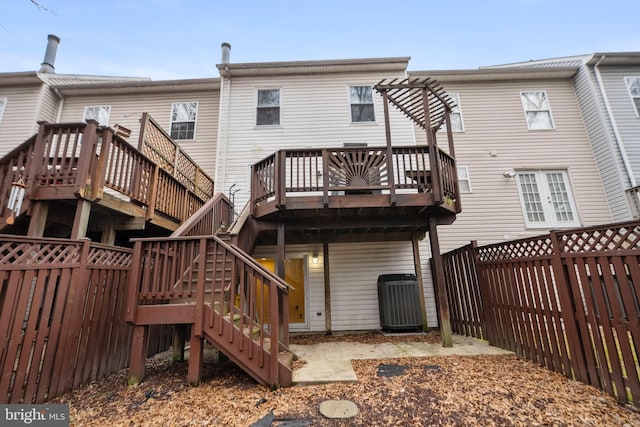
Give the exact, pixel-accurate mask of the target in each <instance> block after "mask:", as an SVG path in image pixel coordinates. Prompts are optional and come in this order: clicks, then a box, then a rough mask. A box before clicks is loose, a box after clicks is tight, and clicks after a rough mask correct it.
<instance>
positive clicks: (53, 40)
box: [38, 34, 60, 73]
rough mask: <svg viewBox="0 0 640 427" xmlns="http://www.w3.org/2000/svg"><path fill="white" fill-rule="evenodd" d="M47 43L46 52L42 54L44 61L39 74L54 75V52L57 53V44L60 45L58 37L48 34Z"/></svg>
mask: <svg viewBox="0 0 640 427" xmlns="http://www.w3.org/2000/svg"><path fill="white" fill-rule="evenodd" d="M48 40H49V42H48V43H47V50H46V52H45V53H44V61H42V64H40V65H41V67H40V70H38V72H39V73H55V72H56V67H55V63H56V52H57V51H58V44H60V37H58V36H54V35H53V34H49V38H48Z"/></svg>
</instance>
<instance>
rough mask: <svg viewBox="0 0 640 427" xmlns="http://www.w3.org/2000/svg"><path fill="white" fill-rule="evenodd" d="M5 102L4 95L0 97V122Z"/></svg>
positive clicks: (5, 105)
mask: <svg viewBox="0 0 640 427" xmlns="http://www.w3.org/2000/svg"><path fill="white" fill-rule="evenodd" d="M7 102H8V100H7V98H6V97H2V98H0V124H1V123H2V117H4V110H6V109H7Z"/></svg>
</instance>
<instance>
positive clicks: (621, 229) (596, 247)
mask: <svg viewBox="0 0 640 427" xmlns="http://www.w3.org/2000/svg"><path fill="white" fill-rule="evenodd" d="M558 240H559V244H560V252H561V253H575V252H607V251H617V250H621V249H625V250H629V249H640V225H638V223H637V222H636V223H623V224H620V225H619V226H616V227H610V226H605V227H592V228H587V229H581V230H577V231H575V232H567V233H558Z"/></svg>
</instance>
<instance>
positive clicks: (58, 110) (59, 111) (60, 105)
mask: <svg viewBox="0 0 640 427" xmlns="http://www.w3.org/2000/svg"><path fill="white" fill-rule="evenodd" d="M52 90H53V93H55V94H56V95H57V96H58V99H59V100H60V101H59V102H58V108H56V121H55V122H56V123H60V119H61V118H62V109H63V108H64V96H62V94H61V93H60V90H59V89H58V88H57V87H54V88H52Z"/></svg>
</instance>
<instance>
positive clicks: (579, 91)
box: [490, 52, 640, 221]
mask: <svg viewBox="0 0 640 427" xmlns="http://www.w3.org/2000/svg"><path fill="white" fill-rule="evenodd" d="M565 65H571V66H573V67H576V68H577V72H576V74H575V76H574V77H573V79H572V83H573V86H574V90H575V93H576V97H577V100H578V104H579V106H580V110H581V112H582V115H583V118H584V123H585V127H586V131H587V135H588V138H589V141H590V143H591V146H592V150H593V153H594V155H595V159H596V162H597V165H598V170H599V173H600V176H601V177H602V182H603V184H604V187H605V190H606V197H607V201H608V204H609V207H610V209H611V213H612V215H613V219H614V220H615V221H624V220H630V219H635V218H638V217H640V199H639V193H640V188H639V184H640V53H639V52H599V53H594V54H589V55H581V56H572V57H562V58H553V59H541V60H536V61H528V62H522V63H516V64H506V65H501V66H495V67H490V68H503V67H522V68H541V69H551V68H556V67H562V66H565Z"/></svg>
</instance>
